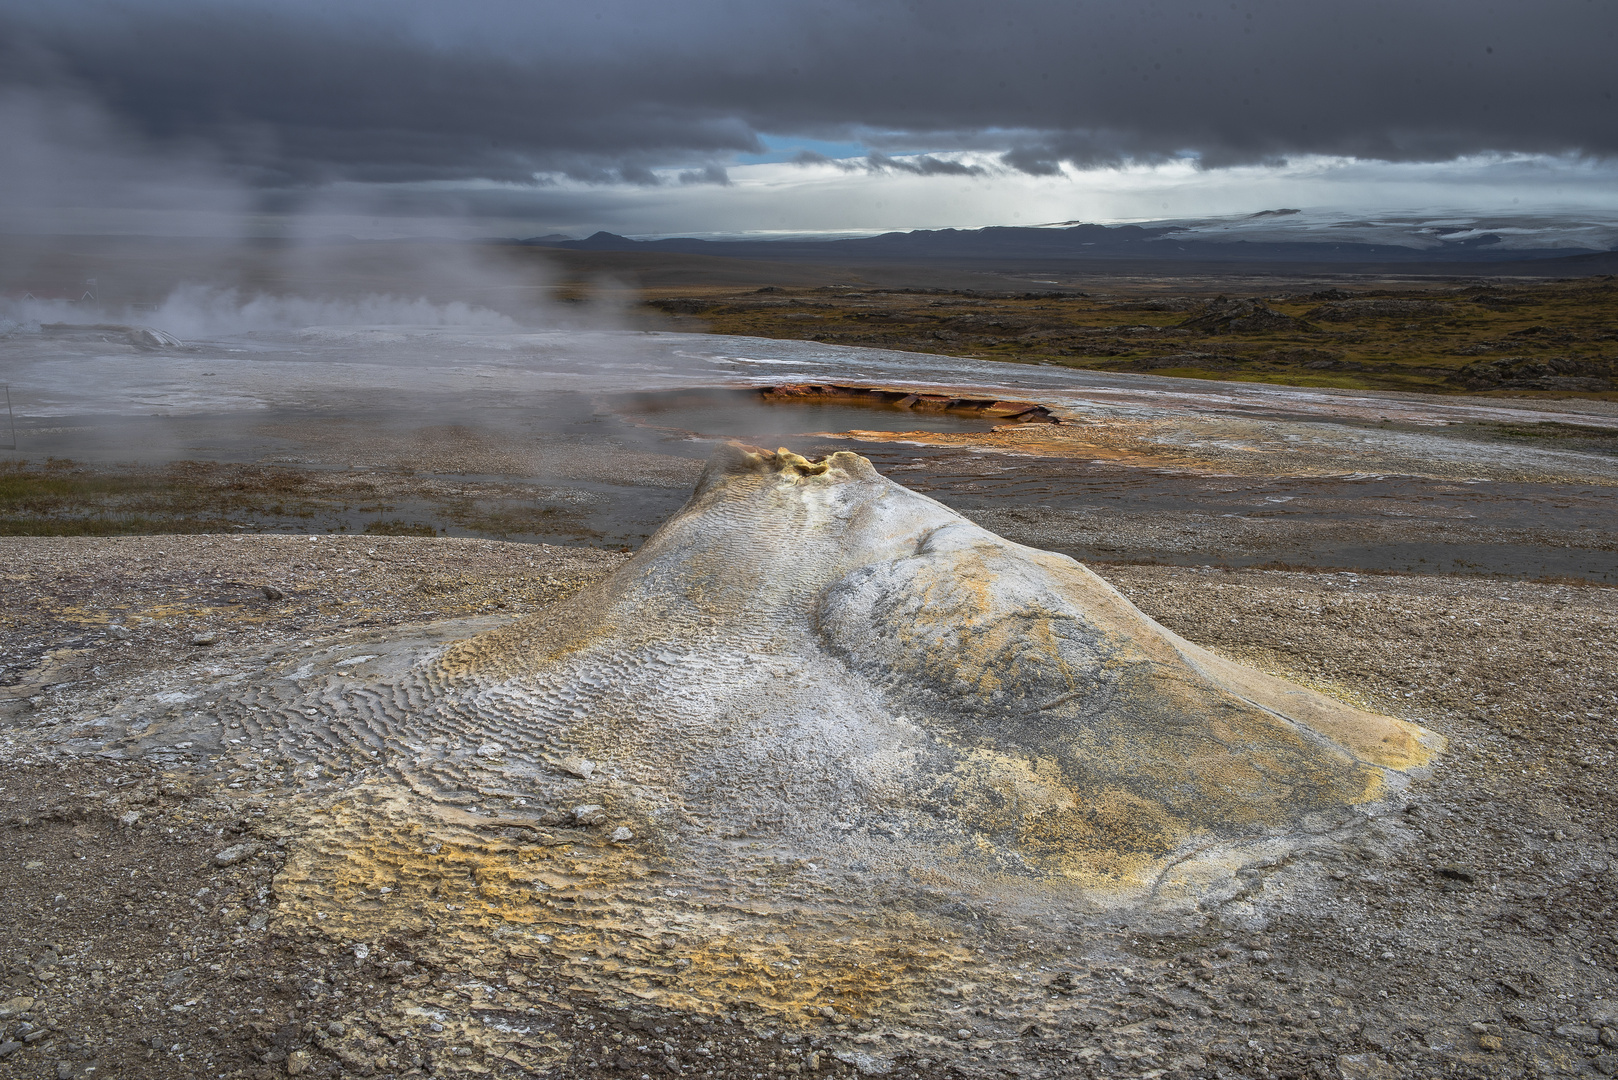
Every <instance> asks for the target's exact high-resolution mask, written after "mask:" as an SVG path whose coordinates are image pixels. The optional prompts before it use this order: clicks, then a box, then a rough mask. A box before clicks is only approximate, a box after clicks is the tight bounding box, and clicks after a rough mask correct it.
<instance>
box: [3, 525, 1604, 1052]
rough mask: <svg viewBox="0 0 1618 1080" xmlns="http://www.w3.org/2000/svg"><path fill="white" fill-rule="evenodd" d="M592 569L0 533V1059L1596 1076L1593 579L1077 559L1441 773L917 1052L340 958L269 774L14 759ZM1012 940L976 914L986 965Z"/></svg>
mask: <svg viewBox="0 0 1618 1080" xmlns="http://www.w3.org/2000/svg"><path fill="white" fill-rule="evenodd" d="M623 558H625V556H623V555H622V554H619V553H609V552H598V551H591V550H586V549H570V548H554V547H553V548H543V547H538V546H532V545H518V544H503V543H498V542H492V541H481V540H449V539H422V538H414V537H319V538H314V539H309V538H303V537H280V536H241V537H213V536H189V537H139V538H125V539H107V540H99V539H78V538H73V539H55V538H16V539H5V540H0V566H3V567H4V570H3V571H0V665H3V670H0V740H3V748H0V896H4V897H5V903H4V905H3V907H0V978H3V979H4V980H5V986H4V987H3V988H0V1076H18V1077H51V1076H56V1077H70V1076H81V1077H82V1076H92V1075H93V1076H102V1077H105V1076H120V1077H125V1076H127V1077H192V1076H244V1077H249V1076H250V1077H276V1076H283V1075H307V1076H325V1077H332V1076H345V1075H346V1076H414V1075H425V1074H433V1075H463V1074H464V1075H496V1076H523V1075H544V1076H555V1077H586V1076H590V1077H594V1076H624V1077H648V1078H650V1077H662V1076H676V1075H684V1076H694V1077H728V1078H741V1077H748V1078H758V1077H763V1076H786V1075H828V1076H830V1075H853V1074H857V1073H860V1072H864V1073H868V1074H881V1075H887V1076H892V1077H896V1078H899V1077H919V1076H943V1075H993V1074H995V1073H996V1072H999V1073H1000V1074H1002V1075H1017V1076H1052V1077H1056V1076H1088V1075H1096V1076H1111V1075H1117V1076H1147V1077H1157V1076H1172V1077H1176V1078H1179V1077H1193V1076H1196V1077H1214V1076H1219V1077H1230V1076H1254V1077H1282V1076H1318V1077H1344V1078H1348V1080H1357V1078H1360V1077H1376V1078H1383V1077H1385V1078H1390V1080H1391V1078H1394V1077H1401V1078H1402V1077H1432V1076H1446V1077H1450V1076H1453V1077H1463V1076H1468V1077H1469V1076H1553V1075H1594V1074H1606V1075H1615V1074H1618V939H1615V936H1614V927H1615V925H1618V918H1615V914H1618V913H1615V912H1614V910H1613V908H1614V905H1615V903H1618V795H1615V793H1614V791H1613V790H1612V788H1611V784H1610V777H1611V774H1612V769H1613V765H1614V763H1615V760H1618V673H1615V671H1614V664H1613V662H1612V657H1613V655H1615V645H1618V604H1614V593H1613V591H1612V590H1611V589H1607V588H1600V587H1590V586H1573V585H1554V584H1541V583H1524V582H1515V581H1505V580H1500V579H1491V578H1478V577H1467V578H1459V577H1441V576H1422V577H1413V576H1409V577H1400V576H1391V575H1389V576H1382V575H1377V576H1370V575H1358V576H1356V575H1351V574H1310V573H1293V572H1280V571H1260V570H1238V571H1227V570H1200V569H1197V568H1185V567H1159V566H1121V565H1114V566H1107V567H1103V568H1100V569H1101V570H1102V572H1103V573H1104V575H1105V576H1106V577H1108V578H1109V580H1111V581H1113V582H1114V583H1115V584H1116V585H1117V586H1118V587H1119V588H1120V589H1122V590H1123V591H1124V592H1125V593H1126V595H1128V596H1129V597H1130V598H1131V599H1132V600H1134V601H1135V602H1136V603H1137V604H1138V605H1139V606H1140V607H1141V608H1142V609H1143V610H1145V611H1146V612H1147V613H1148V614H1150V615H1152V616H1153V617H1154V618H1157V619H1158V620H1159V621H1161V622H1163V623H1164V624H1165V625H1167V626H1168V627H1170V628H1171V629H1173V630H1175V631H1176V632H1178V633H1181V634H1183V635H1185V636H1186V637H1188V638H1190V639H1192V640H1194V641H1197V642H1199V643H1201V644H1204V645H1207V646H1209V647H1211V648H1214V649H1216V650H1218V651H1219V652H1221V653H1223V654H1225V655H1228V656H1231V657H1233V658H1235V659H1238V660H1242V661H1244V662H1247V663H1251V664H1254V665H1256V666H1259V667H1261V668H1264V669H1266V670H1269V671H1272V672H1274V673H1277V674H1282V675H1287V676H1289V677H1292V678H1295V679H1298V680H1300V681H1302V682H1306V683H1308V684H1310V685H1312V686H1315V687H1316V688H1318V689H1321V690H1324V691H1326V692H1328V693H1332V694H1335V695H1338V696H1340V697H1344V698H1347V699H1349V700H1352V701H1354V702H1356V703H1359V704H1362V705H1366V706H1369V707H1372V708H1376V709H1380V710H1383V711H1387V712H1390V713H1392V714H1394V715H1398V716H1401V717H1405V718H1409V719H1414V720H1419V721H1421V722H1422V723H1423V724H1425V725H1427V726H1429V727H1432V728H1434V729H1436V730H1438V731H1440V732H1442V733H1443V734H1444V735H1446V736H1447V737H1448V739H1449V740H1450V750H1449V753H1448V754H1447V755H1446V756H1445V757H1444V758H1443V759H1442V760H1441V762H1440V764H1439V766H1438V767H1437V769H1436V770H1435V771H1434V774H1433V776H1432V777H1431V778H1430V779H1428V780H1424V781H1420V782H1418V783H1417V784H1416V785H1415V786H1414V787H1413V789H1412V791H1411V792H1410V793H1409V795H1408V797H1407V798H1406V799H1405V800H1402V801H1401V802H1400V803H1399V804H1398V805H1393V806H1389V807H1387V808H1386V812H1385V813H1383V814H1380V815H1378V816H1376V817H1375V818H1373V819H1372V820H1371V821H1370V822H1369V823H1368V824H1367V826H1366V828H1365V829H1364V830H1363V832H1362V834H1361V835H1360V836H1359V837H1358V838H1357V839H1356V840H1355V841H1354V842H1352V843H1346V844H1343V845H1339V846H1338V847H1336V848H1335V849H1332V850H1330V851H1328V852H1327V854H1326V855H1324V856H1322V857H1320V858H1319V859H1318V860H1317V861H1316V862H1315V863H1312V864H1311V865H1309V866H1301V865H1300V866H1282V867H1276V868H1273V870H1269V871H1263V872H1255V873H1254V874H1253V875H1252V877H1251V881H1250V888H1249V889H1248V890H1247V891H1246V892H1244V893H1243V894H1242V895H1240V896H1238V897H1236V898H1234V899H1233V900H1231V901H1230V902H1228V903H1225V904H1222V905H1220V906H1218V907H1217V908H1215V909H1212V910H1209V911H1207V912H1205V913H1203V915H1202V916H1200V917H1199V918H1197V919H1195V920H1192V921H1190V922H1185V921H1181V922H1177V923H1174V924H1172V925H1170V924H1161V925H1159V924H1153V925H1147V924H1144V923H1131V922H1129V921H1127V920H1123V919H1119V920H1115V921H1112V922H1110V923H1107V924H1097V925H1094V926H1092V927H1090V928H1089V929H1087V930H1085V931H1084V932H1083V933H1081V934H1078V935H1076V936H1075V939H1074V940H1073V941H1072V943H1071V945H1070V946H1069V948H1070V950H1071V951H1069V952H1064V953H1061V954H1057V955H1052V954H1048V953H1044V954H1029V955H1027V956H1023V957H1021V962H1022V963H1023V964H1026V965H1027V966H1026V968H1025V969H1024V974H1025V975H1026V976H1027V980H1028V981H1027V984H1026V985H1028V986H1030V987H1032V989H1031V990H1029V991H1028V993H1027V995H1026V996H1025V997H1024V999H1022V1001H1021V1004H1019V1005H1018V1006H1017V1007H1016V1008H1015V1009H1012V1008H1008V1007H1006V1006H1005V1005H1004V1004H1003V1001H1002V999H998V998H996V997H994V996H993V995H991V994H989V993H987V992H983V991H977V990H975V989H974V988H973V986H972V984H971V983H956V984H952V985H950V986H941V987H939V993H940V995H941V998H943V999H947V1001H948V1002H950V1007H951V1011H950V1012H949V1014H948V1015H949V1021H948V1024H947V1025H946V1026H945V1027H943V1028H940V1029H939V1030H936V1031H934V1030H916V1029H915V1027H914V1025H910V1024H907V1023H906V1018H905V1017H902V1016H883V1015H870V1016H845V1015H838V1014H836V1013H833V1015H830V1016H823V1017H822V1018H821V1019H820V1020H819V1021H816V1022H815V1023H814V1024H813V1025H812V1026H809V1027H790V1026H784V1025H783V1024H782V1023H781V1022H780V1021H779V1019H776V1018H772V1017H770V1016H768V1015H764V1014H759V1013H753V1012H747V1011H744V1010H742V1009H739V1008H733V1009H727V1010H720V1011H717V1012H715V1013H712V1014H709V1015H703V1016H694V1015H678V1014H674V1013H670V1012H667V1011H662V1010H659V1009H657V1008H654V1007H652V1006H647V1007H645V1008H618V1007H611V1008H606V1007H602V1006H601V1005H599V1004H598V1003H597V1002H596V1001H595V999H594V998H593V996H591V995H587V994H582V993H579V992H577V991H575V990H573V989H570V987H569V985H568V984H567V983H565V982H564V981H562V980H559V979H558V978H557V972H556V970H555V968H554V966H553V964H552V963H551V961H549V960H548V959H547V958H546V957H543V956H532V955H527V954H524V953H521V952H517V951H512V950H509V949H507V948H505V947H504V946H502V945H501V944H500V938H499V934H498V932H497V931H496V932H493V933H491V934H490V935H489V937H488V944H487V948H486V949H484V950H483V951H481V952H476V953H470V954H469V953H468V952H467V951H465V950H464V949H461V950H457V949H452V948H450V947H448V946H447V945H445V944H444V943H443V942H441V941H439V940H438V939H437V938H435V937H434V936H433V935H430V934H429V935H426V936H423V937H418V938H411V939H405V938H400V939H397V940H386V941H377V942H358V943H356V942H349V941H345V940H342V939H341V938H340V937H337V936H334V935H333V934H331V933H328V932H326V931H323V930H322V929H321V927H320V925H319V924H318V923H315V922H309V923H307V924H305V923H301V922H299V921H297V920H292V919H287V918H283V917H281V913H280V908H279V907H278V896H277V873H278V871H279V869H280V868H281V867H282V865H283V863H284V861H285V858H286V855H285V850H286V847H285V845H286V844H287V843H288V842H289V840H291V839H293V838H289V837H288V836H286V835H285V833H284V831H283V830H284V826H283V824H282V823H283V821H284V817H283V815H282V814H281V813H280V811H281V810H282V809H283V805H284V794H283V792H282V790H281V788H280V787H279V784H278V782H277V781H276V780H275V779H273V778H266V777H263V776H255V775H253V774H252V771H251V770H247V771H246V775H241V774H240V773H239V774H238V775H239V776H240V779H239V780H238V781H236V783H237V784H238V786H237V787H234V788H227V787H225V786H223V785H221V784H219V783H218V782H217V781H214V780H209V779H208V778H206V777H204V776H202V775H200V774H190V773H186V772H183V771H171V772H168V773H164V772H160V771H158V770H156V769H154V768H153V767H152V766H151V765H149V764H147V763H143V762H138V761H137V762H129V761H122V762H120V761H109V760H103V759H85V758H78V757H72V756H69V755H65V754H46V753H42V752H39V751H38V750H37V749H36V748H37V747H38V746H39V745H40V743H39V742H38V740H37V739H36V738H35V736H37V735H39V734H40V733H41V732H42V731H46V729H48V728H50V727H51V726H52V725H54V724H56V723H59V722H62V721H65V720H71V719H82V718H83V715H87V714H84V713H82V712H81V714H80V715H69V709H70V706H71V709H72V710H86V709H95V708H100V707H101V704H98V702H100V701H101V699H100V698H99V697H98V695H100V694H102V693H104V692H105V691H104V688H105V687H107V686H110V685H113V684H116V683H119V682H122V681H123V680H125V679H126V678H131V677H134V676H139V675H145V674H149V673H153V672H162V671H169V670H175V671H178V670H181V669H185V670H190V669H193V668H197V667H203V668H205V667H206V666H208V665H210V664H218V663H221V662H222V661H223V660H224V659H225V658H227V657H229V656H231V655H234V654H247V653H252V652H257V651H259V650H263V649H268V648H271V647H275V646H285V645H288V644H291V645H298V644H300V643H302V642H304V641H315V640H324V639H328V638H332V637H335V636H338V635H341V634H342V633H343V632H344V631H355V632H358V631H361V630H363V629H369V630H372V631H374V630H376V629H377V628H379V627H387V626H403V625H406V624H417V623H421V622H425V621H431V620H435V619H439V618H449V617H455V618H464V617H467V616H484V617H489V618H504V617H506V616H510V615H517V614H522V613H526V612H528V611H532V610H536V609H538V608H541V607H543V606H544V605H545V604H547V603H549V602H551V601H553V600H556V599H559V598H561V597H564V596H566V595H569V594H570V593H571V592H573V591H575V590H576V589H578V588H580V587H582V586H583V585H584V584H586V583H587V582H589V581H591V580H595V579H597V578H598V577H600V576H601V575H604V574H605V573H608V572H610V570H611V569H612V568H613V567H615V566H617V565H619V564H620V562H621V560H622V559H623ZM265 585H268V586H270V587H271V588H272V589H273V590H275V591H278V592H279V593H280V594H281V595H279V596H277V597H275V598H271V597H269V596H266V594H265V593H264V591H263V588H262V587H263V586H265ZM210 639H211V641H212V643H211V644H197V643H198V642H204V641H209V640H210ZM243 845H246V846H245V847H244V846H243ZM1016 929H1017V928H1016V927H1015V926H1005V927H1000V928H997V929H996V933H997V934H998V935H999V939H1000V944H1001V947H1002V948H1003V949H1004V950H1006V951H1007V953H1008V954H1010V953H1014V952H1015V951H1016V950H1017V949H1018V948H1019V947H1020V946H1019V944H1018V942H1017V941H1016V940H1015V938H1016V934H1015V931H1016ZM1025 951H1026V950H1025Z"/></svg>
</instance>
